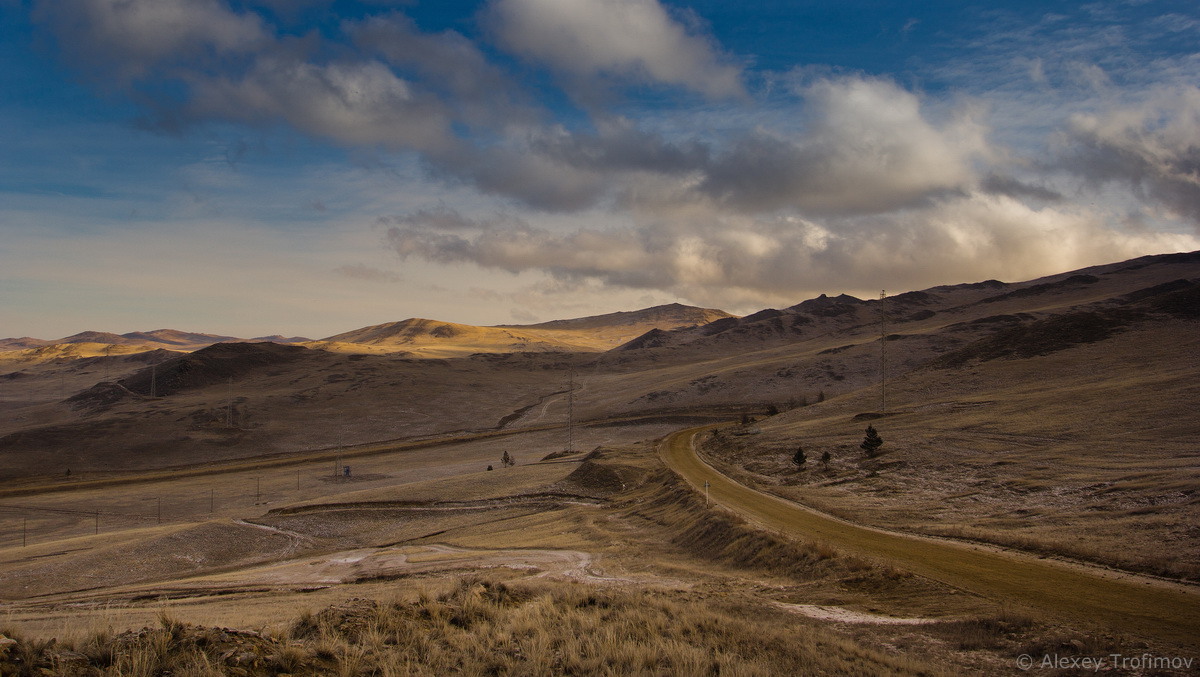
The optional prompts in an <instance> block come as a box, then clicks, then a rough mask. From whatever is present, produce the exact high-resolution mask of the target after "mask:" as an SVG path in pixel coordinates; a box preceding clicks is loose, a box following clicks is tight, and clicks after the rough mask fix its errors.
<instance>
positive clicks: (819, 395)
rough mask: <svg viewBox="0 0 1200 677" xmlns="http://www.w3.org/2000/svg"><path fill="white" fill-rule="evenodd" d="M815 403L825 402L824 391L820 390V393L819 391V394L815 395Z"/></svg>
mask: <svg viewBox="0 0 1200 677" xmlns="http://www.w3.org/2000/svg"><path fill="white" fill-rule="evenodd" d="M817 401H818V402H824V401H825V391H824V390H822V391H820V392H819V393H817Z"/></svg>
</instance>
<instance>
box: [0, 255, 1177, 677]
mask: <svg viewBox="0 0 1200 677" xmlns="http://www.w3.org/2000/svg"><path fill="white" fill-rule="evenodd" d="M1196 259H1197V257H1196V256H1195V255H1176V256H1170V257H1160V258H1156V259H1149V260H1138V261H1134V262H1125V263H1123V264H1113V265H1112V266H1107V267H1099V268H1095V269H1089V270H1088V271H1080V272H1078V273H1075V274H1065V273H1064V274H1063V275H1060V276H1055V277H1053V278H1047V279H1046V280H1041V281H1031V282H1028V283H1021V284H1017V285H1003V284H1001V283H998V282H995V283H993V282H988V283H979V284H972V285H960V286H956V287H944V288H934V289H932V290H929V292H928V293H915V294H911V295H901V296H900V297H897V298H896V299H895V300H893V301H891V302H890V303H892V305H890V306H887V310H886V311H885V310H883V308H884V307H883V306H880V305H871V304H868V303H864V302H860V301H857V300H853V299H849V300H848V299H845V298H833V299H830V298H823V299H815V300H813V301H811V302H805V303H804V304H800V305H799V306H796V307H795V308H792V309H786V310H785V311H764V312H763V313H759V314H756V315H755V316H750V317H747V318H732V317H721V316H719V315H714V317H717V318H718V319H716V321H714V322H711V323H709V324H704V325H702V326H678V327H677V328H675V329H674V330H672V331H651V332H649V333H647V334H645V335H643V336H642V337H640V338H638V339H636V340H634V341H633V342H631V343H628V344H625V345H624V346H622V347H619V348H615V349H612V350H608V351H607V352H592V353H556V352H553V350H551V349H550V348H552V347H553V346H549V347H547V346H541V347H540V348H539V350H541V349H542V348H545V349H546V350H545V352H509V353H489V354H464V355H463V356H462V357H458V358H455V359H444V360H443V359H413V358H412V357H411V355H406V354H394V353H388V352H387V351H386V350H385V348H386V347H387V346H386V345H384V344H386V343H387V342H388V341H391V342H393V343H395V342H397V341H406V340H408V339H409V338H413V337H410V336H409V334H412V333H413V332H414V331H416V330H417V329H419V327H416V325H414V324H413V323H408V324H404V323H395V324H398V325H403V327H402V328H403V329H404V331H405V332H408V333H407V334H403V335H397V334H395V333H394V332H393V333H388V332H389V331H391V329H389V327H391V325H379V326H378V327H370V328H366V329H364V330H361V331H360V332H349V333H347V334H346V335H345V336H343V337H342V338H343V339H354V340H363V341H366V340H367V339H366V338H363V337H371V338H370V340H371V341H377V340H378V341H382V342H383V343H376V344H368V343H363V344H362V345H358V344H355V343H354V342H353V341H352V340H346V341H340V342H339V345H338V346H337V350H336V351H330V352H322V351H319V350H313V349H307V348H302V347H292V346H272V345H270V344H229V345H218V346H214V347H212V348H206V349H203V350H199V351H196V352H193V353H188V354H183V355H180V354H175V353H167V352H166V351H155V352H153V353H129V354H126V353H121V354H118V352H119V351H113V353H112V354H108V353H106V352H103V351H100V352H98V349H96V348H94V347H88V348H87V350H86V351H85V352H86V355H85V356H75V357H72V356H62V357H61V358H53V359H49V358H47V360H45V361H41V362H37V363H32V362H29V363H25V362H22V363H20V364H21V365H24V366H21V367H20V368H19V369H18V370H17V371H13V372H11V373H10V374H6V375H5V374H0V456H2V457H3V458H4V460H5V462H6V464H7V466H6V468H5V469H4V471H3V473H2V477H3V484H2V485H0V600H2V603H0V635H2V636H0V675H59V674H61V675H239V676H250V675H280V674H287V675H327V674H334V675H363V676H366V675H393V674H397V675H398V674H417V675H425V674H428V675H435V674H436V675H441V674H448V673H459V674H509V675H554V674H577V675H591V674H596V675H624V674H661V675H701V674H710V675H711V674H730V675H779V674H802V675H803V674H821V675H835V674H836V675H842V674H847V675H876V674H922V675H941V674H945V675H959V674H1009V673H1017V672H1020V670H1019V669H1018V666H1017V663H1016V658H1017V656H1019V655H1022V654H1026V655H1029V656H1033V657H1037V658H1040V657H1042V656H1044V655H1061V656H1067V657H1103V656H1110V655H1111V654H1114V653H1118V654H1122V655H1126V656H1140V655H1142V654H1150V655H1155V656H1175V657H1182V658H1189V657H1191V658H1193V659H1197V658H1200V655H1197V654H1198V651H1197V649H1198V646H1197V643H1196V638H1197V637H1200V588H1198V587H1197V581H1200V528H1198V527H1197V524H1200V494H1198V491H1200V489H1198V487H1200V456H1198V455H1197V448H1196V444H1195V440H1196V439H1197V435H1198V434H1200V423H1198V422H1197V420H1196V417H1195V415H1194V408H1195V403H1196V402H1197V401H1200V386H1197V385H1196V384H1197V383H1200V380H1198V377H1200V360H1197V359H1195V358H1196V356H1197V355H1200V332H1198V331H1196V330H1197V327H1198V326H1200V325H1198V324H1197V322H1198V316H1200V307H1198V306H1200V304H1198V303H1197V292H1196V289H1197V282H1196V279H1195V278H1197V277H1200V272H1198V270H1197V269H1198V268H1200V261H1197V260H1196ZM1189 280H1190V281H1189ZM695 310H699V309H695ZM670 311H671V312H679V309H677V308H673V309H670ZM656 312H657V311H656ZM704 312H705V313H709V312H711V311H704ZM630 317H633V318H634V319H633V320H631V319H630ZM639 318H640V319H639ZM881 318H883V319H884V320H885V321H886V322H887V330H886V331H887V332H888V333H890V335H888V336H887V340H886V341H882V342H881V341H880V340H879V337H880V319H881ZM619 319H620V322H623V323H625V324H619V325H613V326H607V325H604V324H603V321H600V320H595V319H594V318H590V319H587V320H586V321H570V322H566V323H559V324H556V323H547V325H545V326H538V327H537V328H536V331H534V329H532V328H530V327H526V328H522V331H523V332H525V334H529V335H531V336H532V335H533V334H532V333H530V332H534V333H536V332H541V334H540V335H546V336H549V335H551V333H553V335H554V336H556V337H557V338H556V339H555V340H556V341H557V340H561V341H562V342H565V343H572V342H574V344H577V345H582V344H584V343H586V340H585V338H586V336H585V335H586V334H587V333H588V332H593V333H595V334H596V336H598V337H599V338H595V339H593V341H598V342H599V343H596V345H598V346H599V345H600V344H603V343H606V342H607V343H612V342H615V341H616V340H617V339H616V338H615V337H625V336H626V335H627V333H628V332H630V331H631V330H630V326H635V327H639V328H641V325H639V324H637V322H643V321H646V320H645V318H643V317H642V316H638V315H636V314H633V315H630V316H629V317H627V316H624V315H622V316H621V317H620V318H619ZM635 320H636V321H635ZM604 321H608V320H604ZM631 322H632V323H633V324H630V323H631ZM597 323H599V324H597ZM445 324H446V323H432V324H431V325H430V326H434V325H436V326H435V329H438V330H439V331H440V332H441V333H440V334H437V335H431V337H423V336H417V335H415V334H414V335H413V336H414V337H415V338H413V340H414V341H418V340H419V341H426V342H427V343H428V344H429V345H436V346H439V347H438V350H445V351H449V352H447V353H446V354H452V353H453V354H457V353H455V350H457V349H455V348H454V346H453V345H452V342H451V343H445V341H448V340H449V339H450V338H452V336H451V334H452V333H453V332H452V331H451V329H454V331H460V332H462V334H463V335H465V336H468V337H474V338H473V339H472V340H481V339H480V338H479V337H480V336H484V335H485V334H486V336H487V337H491V336H492V335H493V334H496V331H490V330H492V329H495V330H497V331H500V332H501V333H502V330H504V328H487V329H489V331H488V332H484V333H479V332H475V331H473V330H471V328H463V327H460V326H458V325H455V326H453V327H451V329H445V327H444V326H443V325H445ZM421 326H424V325H421ZM455 327H459V328H458V329H455ZM572 332H576V333H577V334H578V335H576V334H572ZM517 334H520V333H519V332H517ZM525 334H520V335H519V336H517V338H520V337H521V336H524V335H525ZM497 335H498V334H497ZM397 336H399V338H397ZM379 337H382V338H379ZM488 340H492V339H490V338H489V339H488ZM496 340H499V339H496ZM505 340H508V339H505ZM514 340H516V339H514ZM343 344H344V345H343ZM356 345H358V347H355V346H356ZM389 345H390V344H389ZM464 345H466V344H464ZM881 345H882V346H885V347H886V350H887V364H888V371H887V375H888V378H887V383H886V386H887V388H886V401H883V400H881V387H880V382H879V381H880V378H879V376H880V370H879V364H880V348H881ZM381 346H383V347H381ZM410 347H411V346H410ZM601 347H604V346H601ZM598 349H599V348H597V350H598ZM43 352H45V353H46V354H47V355H49V354H50V353H51V352H53V350H49V349H47V350H46V351H43ZM67 352H69V350H68V351H67ZM459 352H461V353H467V350H466V348H463V349H462V350H460V351H459ZM81 355H82V354H81ZM97 355H98V356H97ZM14 359H15V358H14ZM151 384H153V385H151ZM150 388H153V389H154V391H153V392H151V390H150ZM568 412H570V415H571V416H572V418H571V423H572V425H568ZM743 415H744V417H743ZM739 419H742V421H743V422H741V423H738V422H737V421H738V420H739ZM868 424H871V425H874V426H875V427H876V428H877V429H878V431H879V433H880V435H881V436H882V437H883V439H884V445H883V447H882V448H881V449H880V453H878V454H875V455H868V454H867V453H865V452H864V450H863V449H861V448H860V447H859V443H860V442H861V441H862V439H863V435H864V429H865V428H866V426H867V425H868ZM799 447H802V448H803V449H804V450H805V452H806V454H807V461H806V462H805V463H804V464H803V465H800V466H797V465H795V464H793V463H792V458H793V455H794V453H795V451H796V449H797V448H799ZM506 453H507V454H508V455H510V456H511V457H512V458H513V459H514V460H515V464H513V465H512V466H511V467H508V466H505V465H503V464H502V463H501V457H502V456H503V455H505V454H506ZM825 453H828V454H829V460H828V462H824V461H822V455H823V454H825ZM344 466H350V473H349V474H346V473H345V472H344V470H343V468H344ZM489 466H490V467H489ZM67 469H70V471H71V472H70V473H67V472H66V470H67ZM1194 664H1195V662H1193V665H1194ZM1039 672H1042V673H1048V674H1055V673H1056V671H1053V670H1050V671H1042V670H1039ZM1143 672H1144V673H1145V674H1156V673H1154V672H1153V671H1143ZM1064 674H1071V672H1070V671H1066V672H1065V673H1064Z"/></svg>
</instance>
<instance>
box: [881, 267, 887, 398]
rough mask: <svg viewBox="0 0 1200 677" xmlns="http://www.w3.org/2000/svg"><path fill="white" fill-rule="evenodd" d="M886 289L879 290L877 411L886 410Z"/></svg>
mask: <svg viewBox="0 0 1200 677" xmlns="http://www.w3.org/2000/svg"><path fill="white" fill-rule="evenodd" d="M886 298H887V290H886V289H885V290H883V291H881V292H879V411H880V413H883V412H886V411H887V313H886V312H885V311H884V308H883V302H884V299H886Z"/></svg>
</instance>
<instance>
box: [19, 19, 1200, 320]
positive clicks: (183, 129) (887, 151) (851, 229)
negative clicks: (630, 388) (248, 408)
mask: <svg viewBox="0 0 1200 677" xmlns="http://www.w3.org/2000/svg"><path fill="white" fill-rule="evenodd" d="M0 60H2V62H3V63H4V64H5V68H4V69H0V335H3V336H19V335H32V336H37V337H42V338H57V337H60V336H65V335H67V334H71V333H75V332H77V331H82V330H85V329H97V330H107V331H119V332H126V331H133V330H148V329H156V328H161V327H172V328H178V329H185V330H192V331H210V332H216V333H227V334H236V335H241V336H252V335H263V334H269V333H283V334H289V335H291V334H302V335H308V336H312V337H320V336H325V335H330V334H333V333H337V332H340V331H344V330H348V329H351V328H355V327H359V326H363V325H367V324H375V323H380V322H385V321H392V320H398V319H403V318H406V317H412V316H420V317H432V318H437V319H445V320H451V321H458V322H465V323H472V324H499V323H513V322H533V321H542V320H549V319H555V318H562V317H572V316H580V315H588V314H597V313H602V312H611V311H615V310H629V309H632V308H636V307H642V306H648V305H654V304H658V303H667V302H673V301H680V302H684V303H691V304H695V305H703V306H710V307H721V308H724V309H726V310H730V311H733V312H752V311H754V310H758V309H761V308H763V307H768V306H775V307H779V306H784V305H791V304H793V303H796V302H798V301H800V300H803V299H804V298H808V297H811V296H814V295H816V294H819V293H841V292H848V293H854V294H859V295H868V294H870V295H874V294H877V293H878V290H879V289H884V288H886V289H888V290H889V291H897V292H899V291H904V290H908V289H919V288H923V287H927V286H930V285H935V284H943V283H954V282H965V281H974V280H979V279H984V278H993V277H994V278H1000V279H1004V280H1020V279H1028V278H1032V277H1036V276H1039V275H1044V274H1050V273H1054V272H1060V271H1064V270H1068V269H1072V268H1077V267H1082V266H1086V265H1091V264H1096V263H1104V262H1109V261H1115V260H1121V259H1124V258H1129V257H1133V256H1138V255H1142V254H1150V253H1163V252H1169V251H1182V250H1194V249H1200V244H1198V242H1200V225H1198V224H1200V170H1198V167H1200V88H1198V87H1197V83H1200V10H1198V9H1197V8H1196V6H1195V3H1193V2H1175V1H1173V0H1169V1H1158V0H1144V1H1143V0H1135V1H1129V2H1095V3H1043V2H1038V3H1033V2H1028V3H1025V2H993V3H980V4H969V3H961V2H922V3H886V2H841V3H828V2H784V1H781V0H774V1H771V0H768V1H764V2H757V3H729V2H718V1H716V0H704V1H698V2H691V3H686V2H659V0H487V1H483V2H466V1H458V2H447V1H442V2H424V1H421V0H408V1H396V2H388V1H386V0H371V1H366V0H363V1H359V2H352V1H349V0H53V1H50V0H0Z"/></svg>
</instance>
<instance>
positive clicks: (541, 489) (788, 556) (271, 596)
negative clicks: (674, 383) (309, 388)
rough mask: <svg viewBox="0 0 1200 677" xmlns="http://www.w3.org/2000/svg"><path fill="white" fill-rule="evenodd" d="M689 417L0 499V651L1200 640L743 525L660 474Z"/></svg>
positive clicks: (1004, 668)
mask: <svg viewBox="0 0 1200 677" xmlns="http://www.w3.org/2000/svg"><path fill="white" fill-rule="evenodd" d="M680 427H684V425H683V424H681V423H676V424H670V423H667V422H658V423H653V424H642V425H633V424H627V425H624V426H613V425H608V426H598V427H591V428H580V429H578V430H577V431H576V435H577V437H576V445H577V448H578V449H580V450H592V451H591V453H588V454H586V455H585V454H583V453H574V454H567V455H563V454H561V453H556V452H561V450H562V449H563V446H564V437H565V435H564V431H563V430H561V429H552V430H541V431H534V432H528V433H521V434H514V435H510V436H505V437H486V438H483V439H478V440H474V441H465V440H460V441H457V442H455V443H453V444H448V445H437V444H431V445H428V446H423V447H422V446H416V447H414V446H411V445H409V446H407V447H405V448H403V449H399V450H397V451H395V452H394V453H377V454H373V455H371V456H369V457H362V458H356V459H354V460H351V461H346V462H345V463H346V464H350V465H351V467H352V472H351V474H350V476H349V477H346V476H344V475H338V476H335V475H334V468H333V465H334V464H332V463H329V462H328V461H327V460H325V456H327V455H328V454H324V453H322V454H317V456H320V460H317V459H314V460H312V461H311V462H306V461H304V460H303V458H299V457H298V458H296V459H293V460H294V461H295V462H294V463H291V464H290V465H287V466H286V467H273V468H239V467H238V466H237V465H236V464H230V465H229V471H228V472H220V469H221V466H215V467H210V468H209V470H212V471H213V472H208V473H206V474H192V475H187V474H181V475H180V476H179V477H177V478H171V477H169V476H166V477H164V476H163V475H162V474H161V473H151V474H149V475H146V476H144V477H140V478H139V477H138V476H136V475H132V476H130V477H128V478H126V479H128V480H129V482H127V483H123V484H115V483H109V484H99V485H90V486H89V485H84V486H81V487H80V488H78V489H70V488H68V489H67V490H65V491H63V490H58V491H54V492H47V493H42V494H38V493H32V494H29V495H23V496H12V497H8V498H5V499H4V500H3V501H0V510H3V513H2V514H3V516H4V520H3V523H4V530H3V531H0V542H2V543H4V544H5V545H4V547H3V548H0V598H3V599H4V600H5V602H4V606H3V612H2V615H0V632H3V633H4V635H5V636H6V637H8V638H12V639H13V640H14V641H12V642H8V643H5V644H4V645H3V646H0V666H3V667H4V670H6V671H7V670H9V669H10V668H12V669H14V670H31V671H32V670H33V669H34V668H46V669H47V670H49V671H50V672H51V673H52V674H166V673H167V672H170V673H171V674H194V675H215V674H238V675H251V674H280V673H289V674H330V673H334V674H347V675H354V674H362V675H366V674H444V673H446V672H448V671H461V672H465V673H468V674H477V673H489V672H490V673H493V674H637V673H643V674H701V673H706V674H713V673H726V672H728V673H732V674H763V675H768V674H964V673H968V672H973V673H981V672H982V673H1006V672H1016V671H1017V668H1018V665H1017V663H1016V661H1017V658H1018V656H1020V655H1023V654H1025V655H1030V656H1038V657H1039V659H1040V657H1041V656H1043V655H1050V654H1063V655H1068V654H1069V655H1072V656H1108V655H1111V654H1113V653H1120V654H1124V655H1131V656H1132V655H1141V654H1146V653H1152V654H1154V655H1162V656H1184V657H1187V656H1185V654H1188V652H1191V653H1194V652H1195V647H1194V645H1191V644H1190V641H1189V639H1188V636H1181V635H1179V634H1178V633H1175V632H1167V631H1162V632H1160V631H1158V630H1156V629H1155V628H1154V627H1153V626H1151V625H1148V624H1145V623H1140V622H1139V623H1137V624H1130V625H1129V626H1128V627H1125V628H1122V627H1121V625H1120V624H1119V623H1117V624H1113V623H1103V624H1099V625H1097V624H1096V623H1094V622H1090V621H1088V620H1087V619H1083V618H1080V617H1079V615H1078V614H1075V613H1063V614H1061V615H1056V614H1054V613H1052V612H1047V610H1046V609H1044V608H1042V609H1039V608H1035V607H1031V606H1030V605H1028V604H1026V603H1025V602H1022V601H1021V600H1020V599H1017V598H1016V596H1009V595H1005V594H1003V593H1002V592H998V591H997V590H989V589H976V588H973V587H972V586H971V585H967V584H962V583H961V582H954V581H950V582H948V581H947V580H946V577H945V576H939V575H937V573H936V572H931V571H926V570H923V569H922V568H921V567H920V566H916V565H915V564H914V562H913V561H912V560H908V561H905V560H904V559H903V558H891V559H889V558H886V557H883V556H879V555H878V553H874V554H871V553H864V552H859V551H855V550H854V549H853V548H848V547H845V545H844V544H839V543H836V542H833V539H821V538H815V537H814V535H813V534H811V533H806V532H804V531H803V530H797V532H796V533H781V532H780V531H779V528H778V527H777V526H776V525H769V524H768V525H766V526H768V527H769V528H768V529H763V528H762V526H763V525H758V524H753V523H749V522H746V521H745V520H744V519H743V518H742V517H740V516H739V515H738V514H737V513H736V512H734V511H731V510H730V509H728V508H725V507H721V506H720V505H718V504H719V503H721V502H722V501H723V500H724V497H723V496H722V495H721V494H719V493H718V491H713V492H712V495H710V496H709V498H710V499H715V500H713V501H712V503H708V502H706V498H705V496H704V493H703V491H701V490H700V489H699V488H690V487H689V486H688V485H687V484H686V483H685V482H684V481H682V480H681V479H680V478H679V477H678V476H677V475H675V474H674V473H673V472H672V471H671V470H669V469H668V468H667V467H666V466H664V465H663V463H662V461H661V459H660V456H659V444H658V443H657V442H655V440H658V439H661V438H663V437H665V436H667V435H668V434H670V433H671V432H672V431H674V430H676V429H678V428H680ZM504 452H509V453H510V455H512V456H513V457H514V458H515V459H516V464H515V465H514V466H513V467H503V466H502V465H501V463H500V457H501V455H502V454H503V453H504ZM339 465H340V464H339ZM488 465H491V466H492V467H493V469H492V470H487V469H486V468H487V466H488ZM685 475H686V473H685ZM712 479H714V480H715V477H714V478H712ZM85 481H86V480H81V483H82V482H85ZM22 538H23V539H24V544H22V541H21V539H22ZM1014 566H1023V565H1019V564H1015V565H1014ZM1180 594H1183V595H1186V596H1187V597H1188V599H1191V600H1194V599H1195V593H1194V592H1191V591H1186V592H1183V593H1180ZM1026 601H1027V600H1026ZM1191 608H1192V609H1193V610H1194V608H1195V607H1194V605H1192V607H1191ZM230 628H236V630H232V629H230ZM1194 636H1195V634H1192V635H1190V637H1194ZM51 637H53V638H55V639H56V640H57V641H56V642H54V643H48V642H47V640H48V639H49V638H51ZM1189 655H1190V654H1189ZM4 674H8V672H4Z"/></svg>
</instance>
